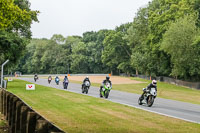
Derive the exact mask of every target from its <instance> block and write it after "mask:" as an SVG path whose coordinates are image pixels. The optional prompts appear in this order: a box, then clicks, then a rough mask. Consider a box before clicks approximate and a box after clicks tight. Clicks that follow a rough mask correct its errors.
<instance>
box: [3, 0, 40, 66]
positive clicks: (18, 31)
mask: <svg viewBox="0 0 200 133" xmlns="http://www.w3.org/2000/svg"><path fill="white" fill-rule="evenodd" d="M38 13H39V12H38V11H31V10H30V3H29V2H28V1H27V0H0V64H2V63H3V62H4V61H5V60H6V59H9V60H10V62H9V64H10V66H11V65H12V64H16V62H17V61H18V60H19V58H20V57H21V56H22V55H23V53H24V50H25V48H26V45H27V44H28V43H29V39H30V38H31V31H30V27H31V23H32V21H36V22H37V21H38V20H37V14H38Z"/></svg>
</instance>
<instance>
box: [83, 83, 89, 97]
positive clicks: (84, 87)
mask: <svg viewBox="0 0 200 133" xmlns="http://www.w3.org/2000/svg"><path fill="white" fill-rule="evenodd" d="M89 88H90V82H89V81H85V83H84V86H83V88H82V93H86V94H87V93H88V90H89Z"/></svg>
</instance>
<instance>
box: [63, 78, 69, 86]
mask: <svg viewBox="0 0 200 133" xmlns="http://www.w3.org/2000/svg"><path fill="white" fill-rule="evenodd" d="M65 83H66V84H67V86H68V83H69V80H68V77H67V76H65V78H64V80H63V85H65Z"/></svg>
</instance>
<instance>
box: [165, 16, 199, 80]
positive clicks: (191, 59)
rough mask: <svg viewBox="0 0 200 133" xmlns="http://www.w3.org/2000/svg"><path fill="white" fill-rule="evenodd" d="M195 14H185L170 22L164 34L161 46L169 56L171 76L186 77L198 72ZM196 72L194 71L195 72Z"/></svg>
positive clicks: (197, 30) (197, 40)
mask: <svg viewBox="0 0 200 133" xmlns="http://www.w3.org/2000/svg"><path fill="white" fill-rule="evenodd" d="M196 18H197V17H196V16H193V15H191V16H185V17H184V18H180V19H178V20H177V21H176V22H175V23H172V24H171V26H170V27H169V30H168V31H167V32H166V33H165V34H164V37H163V42H162V43H161V48H162V49H163V50H164V51H165V52H167V54H169V55H170V56H171V62H172V73H171V75H172V76H176V77H177V76H179V77H180V78H184V79H187V78H188V77H192V76H194V75H195V74H196V73H199V70H200V67H199V66H200V64H199V58H200V56H199V54H197V53H199V52H200V51H199V38H197V36H199V33H200V32H199V29H198V28H197V27H196V20H197V19H196ZM194 41H195V43H194ZM195 72H196V73H195Z"/></svg>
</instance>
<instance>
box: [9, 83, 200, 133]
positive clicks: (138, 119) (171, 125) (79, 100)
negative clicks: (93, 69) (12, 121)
mask: <svg viewBox="0 0 200 133" xmlns="http://www.w3.org/2000/svg"><path fill="white" fill-rule="evenodd" d="M27 83H29V82H25V81H21V80H16V79H15V80H14V81H13V82H9V83H8V90H9V91H10V92H12V93H14V94H16V95H17V96H19V97H20V98H21V99H23V100H24V101H25V102H26V103H27V104H29V105H30V106H32V108H33V109H34V110H36V111H37V112H39V113H40V114H41V115H43V116H44V117H45V118H47V119H48V120H50V121H51V122H53V123H55V124H56V125H57V126H59V127H60V128H62V129H63V130H64V131H66V132H69V133H85V132H86V133H102V132H104V133H106V132H108V133H134V132H135V133H155V132H159V133H160V132H169V133H172V132H173V133H180V132H192V133H196V132H199V131H200V126H199V124H194V123H190V122H186V121H182V120H178V119H174V118H169V117H165V116H161V115H157V114H154V113H150V112H146V111H143V110H139V109H135V108H132V107H128V106H125V105H121V104H117V103H113V102H110V101H107V100H104V99H100V98H93V97H90V96H86V95H80V94H76V93H72V92H68V91H63V90H58V89H54V88H49V87H44V86H40V85H36V90H35V91H26V90H25V84H27Z"/></svg>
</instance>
